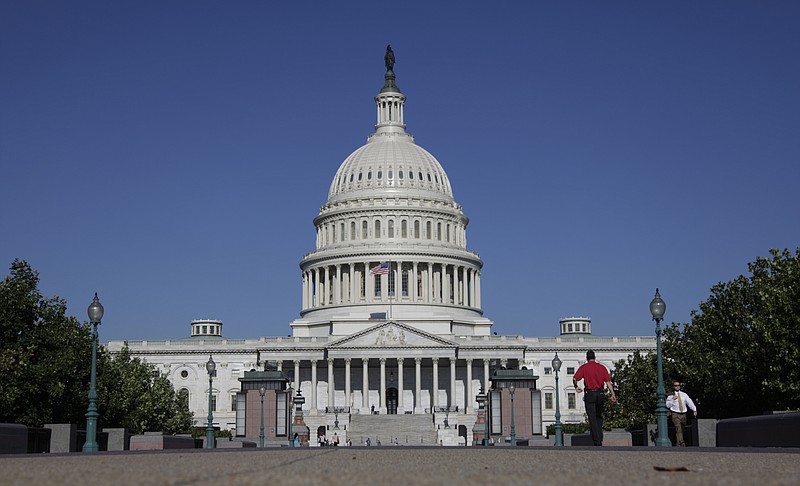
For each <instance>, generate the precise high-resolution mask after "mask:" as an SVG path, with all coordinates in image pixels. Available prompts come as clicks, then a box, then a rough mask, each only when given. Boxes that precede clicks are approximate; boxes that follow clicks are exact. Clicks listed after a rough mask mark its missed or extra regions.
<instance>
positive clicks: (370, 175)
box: [367, 171, 372, 181]
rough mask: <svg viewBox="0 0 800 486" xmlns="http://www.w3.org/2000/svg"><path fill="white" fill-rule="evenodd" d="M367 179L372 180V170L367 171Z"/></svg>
mask: <svg viewBox="0 0 800 486" xmlns="http://www.w3.org/2000/svg"><path fill="white" fill-rule="evenodd" d="M367 180H368V181H371V180H372V171H369V172H367Z"/></svg>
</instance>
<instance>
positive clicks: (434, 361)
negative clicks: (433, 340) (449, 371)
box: [431, 358, 439, 365]
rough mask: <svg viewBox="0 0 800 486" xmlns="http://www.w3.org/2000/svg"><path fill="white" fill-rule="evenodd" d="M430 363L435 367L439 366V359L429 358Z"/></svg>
mask: <svg viewBox="0 0 800 486" xmlns="http://www.w3.org/2000/svg"><path fill="white" fill-rule="evenodd" d="M431 361H433V364H435V365H438V364H439V358H431Z"/></svg>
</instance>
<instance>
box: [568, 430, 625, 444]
mask: <svg viewBox="0 0 800 486" xmlns="http://www.w3.org/2000/svg"><path fill="white" fill-rule="evenodd" d="M570 441H571V445H573V446H591V445H594V442H593V441H592V435H591V434H590V433H589V432H584V433H583V434H574V435H573V436H572V437H571V438H570ZM632 444H633V440H632V439H631V433H630V432H628V431H627V430H622V429H612V430H607V431H604V432H603V445H604V446H616V447H624V446H631V445H632Z"/></svg>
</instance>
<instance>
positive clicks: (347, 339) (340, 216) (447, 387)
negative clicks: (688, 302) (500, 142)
mask: <svg viewBox="0 0 800 486" xmlns="http://www.w3.org/2000/svg"><path fill="white" fill-rule="evenodd" d="M375 102H376V107H377V124H376V125H375V133H373V134H372V135H370V136H369V137H368V139H367V143H366V144H365V145H363V146H362V147H360V148H358V149H356V150H355V151H354V152H353V153H352V154H351V155H350V156H348V157H347V158H346V159H345V160H344V162H343V163H342V164H341V166H340V167H339V169H338V171H337V172H336V174H335V176H334V178H333V181H332V183H331V186H330V190H329V193H328V200H327V202H326V203H325V204H324V205H323V206H322V208H321V210H320V212H319V214H318V215H317V217H316V218H315V219H314V224H315V226H316V245H315V249H314V250H313V251H312V252H310V253H308V254H306V255H304V256H303V258H302V260H301V262H300V269H301V292H302V309H301V310H300V318H298V319H296V320H295V321H293V322H292V323H291V329H292V336H291V337H262V338H258V339H235V340H234V339H225V338H223V337H222V334H221V330H222V322H221V321H216V320H202V321H192V333H191V336H192V337H190V338H186V339H179V340H168V341H128V342H127V344H128V347H129V349H130V351H131V353H132V354H133V355H134V356H139V357H142V358H144V359H146V360H147V361H148V362H150V363H153V364H156V365H157V366H158V368H159V369H160V370H161V371H163V372H164V373H166V375H167V376H168V378H169V379H170V381H172V383H173V384H174V385H175V388H176V389H178V390H180V389H185V390H186V391H187V392H188V393H189V397H190V408H191V410H192V411H193V412H194V414H195V421H196V424H197V425H204V424H205V420H206V416H207V414H208V386H209V382H208V377H207V375H206V372H205V363H206V361H207V360H208V356H209V355H213V357H214V360H215V362H216V363H217V377H216V378H215V379H214V382H213V391H212V393H213V395H214V397H215V400H216V411H215V413H214V422H215V423H216V424H218V425H219V426H220V427H221V428H223V429H233V428H234V427H235V425H236V411H235V408H236V402H235V400H236V399H235V398H234V397H235V396H236V394H237V392H239V391H240V389H241V384H240V383H239V381H238V378H240V377H242V376H243V373H244V372H245V371H249V370H252V369H260V368H261V367H262V366H263V365H264V363H270V364H271V365H272V366H275V367H277V369H279V370H282V371H284V372H285V374H286V375H287V376H289V377H290V379H291V380H292V388H294V389H296V390H297V389H299V390H301V391H302V394H303V395H304V396H305V397H306V403H305V406H304V410H305V411H306V414H305V415H306V423H308V424H309V425H315V426H317V425H320V424H322V425H325V424H330V423H332V422H333V420H335V419H340V418H341V419H342V420H347V417H339V416H338V415H336V416H334V413H333V412H334V411H335V410H336V411H339V410H342V411H344V410H346V413H347V414H370V413H372V412H373V411H377V412H380V413H381V414H386V413H388V414H434V415H436V414H437V412H439V411H442V410H445V409H446V410H447V412H448V414H451V416H450V419H451V421H452V420H455V421H457V422H458V423H462V424H468V425H469V427H470V430H471V424H472V423H474V422H475V416H476V415H475V412H476V409H477V403H476V402H475V396H476V394H477V393H478V392H479V390H480V389H481V388H484V389H488V388H489V387H490V383H489V375H490V373H491V371H492V370H494V369H497V368H499V367H508V368H523V367H524V368H526V369H531V370H534V374H535V375H538V376H539V380H538V383H537V389H538V390H539V391H540V396H541V417H540V421H541V423H540V424H539V428H538V429H537V428H536V427H534V430H540V429H541V427H542V426H545V425H547V424H549V423H552V422H553V421H554V416H555V410H554V400H555V395H554V393H556V392H557V393H558V396H559V401H560V406H561V411H562V420H563V421H564V422H582V421H583V420H584V411H583V403H582V401H581V397H579V396H575V391H574V389H573V387H572V380H571V376H570V375H569V372H570V371H573V372H574V370H575V369H577V368H578V366H580V364H582V363H583V362H585V354H586V350H587V349H594V350H595V352H596V353H597V357H598V361H599V362H601V363H603V364H604V365H606V366H607V367H609V369H612V368H613V364H612V363H613V362H614V361H617V360H620V359H625V358H626V357H627V356H628V355H630V354H632V353H633V352H634V351H636V350H642V351H650V350H654V349H655V338H654V337H597V336H592V335H591V319H589V318H587V317H573V318H565V319H561V321H560V323H559V326H560V332H559V335H558V336H556V337H524V336H495V335H492V333H491V328H492V324H493V323H492V321H491V320H489V319H487V318H486V317H485V316H484V315H483V311H482V310H481V269H482V267H483V262H482V260H481V259H480V257H479V256H478V254H477V253H475V252H473V251H471V250H469V249H468V247H467V225H468V222H469V220H468V218H467V217H466V216H465V215H464V213H463V211H462V208H461V206H460V205H459V204H458V203H457V202H456V201H455V199H454V198H453V192H452V188H451V187H450V182H449V179H448V177H447V174H446V173H445V171H444V169H443V168H442V166H441V164H440V163H439V161H437V160H436V158H435V157H433V155H431V154H430V153H429V152H427V151H426V150H424V149H423V148H421V147H419V146H418V145H416V144H415V143H414V139H413V137H412V136H411V135H409V134H408V133H406V131H405V111H404V103H405V96H403V94H402V93H401V92H400V90H399V88H398V87H397V86H396V84H395V75H394V72H393V71H392V70H391V69H388V70H387V72H386V75H385V83H384V85H383V88H382V89H381V91H380V92H379V94H378V95H377V96H376V97H375ZM381 264H383V265H384V267H385V269H383V270H382V271H377V270H381ZM373 269H375V270H374V271H373ZM123 344H124V343H123V342H122V341H112V342H110V343H109V344H108V347H109V349H110V350H111V351H112V352H115V351H118V350H120V349H121V348H122V346H123ZM556 352H558V353H559V357H560V358H561V360H562V361H563V365H562V368H561V374H560V378H561V379H560V382H559V390H558V391H556V390H555V376H554V375H553V374H552V370H551V369H550V368H551V365H550V362H551V360H552V359H553V357H554V354H555V353H556ZM456 407H457V410H458V411H457V412H456ZM434 421H435V423H440V421H441V417H438V416H435V417H434ZM312 434H313V427H312Z"/></svg>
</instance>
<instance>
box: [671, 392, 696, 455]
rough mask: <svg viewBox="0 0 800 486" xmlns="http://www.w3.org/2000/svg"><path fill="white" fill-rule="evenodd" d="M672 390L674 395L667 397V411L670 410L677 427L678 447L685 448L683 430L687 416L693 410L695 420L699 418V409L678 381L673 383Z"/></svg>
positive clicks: (673, 422)
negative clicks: (682, 389)
mask: <svg viewBox="0 0 800 486" xmlns="http://www.w3.org/2000/svg"><path fill="white" fill-rule="evenodd" d="M672 390H673V393H672V394H671V395H667V410H669V415H670V417H672V424H673V425H674V426H675V438H676V439H677V442H678V447H685V446H686V442H685V441H684V439H683V428H684V427H685V426H686V414H687V413H688V411H689V410H691V411H692V412H693V413H694V416H695V418H697V407H695V405H694V402H693V401H692V399H691V398H689V395H687V394H686V393H684V392H682V391H681V384H680V383H678V382H677V381H676V382H674V383H672Z"/></svg>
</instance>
